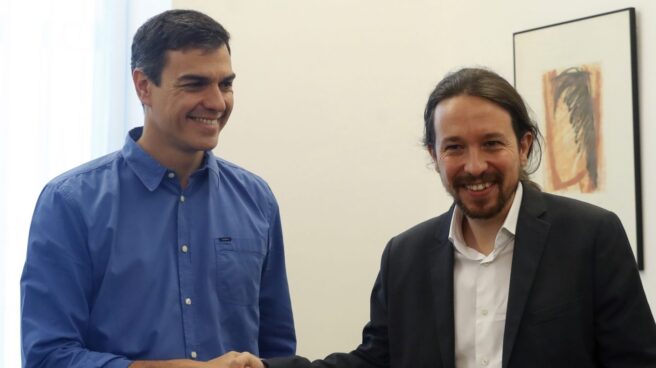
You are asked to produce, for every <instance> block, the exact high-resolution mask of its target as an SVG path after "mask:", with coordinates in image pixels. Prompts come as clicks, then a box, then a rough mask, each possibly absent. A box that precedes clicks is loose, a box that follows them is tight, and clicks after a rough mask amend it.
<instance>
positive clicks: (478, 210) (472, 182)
mask: <svg viewBox="0 0 656 368" xmlns="http://www.w3.org/2000/svg"><path fill="white" fill-rule="evenodd" d="M434 124H435V144H434V146H433V147H431V148H429V151H430V153H431V156H432V157H433V159H434V160H435V163H436V168H437V171H438V172H439V174H440V178H441V179H442V184H444V187H445V188H446V190H447V191H448V192H449V193H450V194H451V196H453V198H454V200H455V202H456V204H457V205H458V207H460V209H461V210H462V211H463V212H464V214H465V215H466V216H467V217H468V218H470V219H486V220H487V219H497V220H498V219H501V220H503V219H505V216H506V214H507V213H508V210H509V209H510V206H511V204H512V199H513V197H514V195H515V190H516V189H517V183H518V182H519V176H520V170H521V168H522V166H523V165H525V164H526V162H527V155H528V149H529V147H530V146H531V143H532V140H533V137H532V135H531V134H530V133H526V134H525V135H524V136H523V137H522V138H521V140H520V141H519V142H518V141H517V138H516V136H515V133H514V132H513V128H512V123H511V118H510V114H508V112H507V111H506V110H504V109H503V108H501V107H499V106H498V105H496V104H494V103H492V102H490V101H488V100H486V99H483V98H480V97H474V96H468V95H458V96H455V97H451V98H448V99H446V100H443V101H442V102H440V103H439V104H438V105H437V107H436V108H435V113H434Z"/></svg>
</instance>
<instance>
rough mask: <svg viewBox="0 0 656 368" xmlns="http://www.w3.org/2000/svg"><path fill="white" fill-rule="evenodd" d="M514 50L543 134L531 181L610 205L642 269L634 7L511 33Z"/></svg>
mask: <svg viewBox="0 0 656 368" xmlns="http://www.w3.org/2000/svg"><path fill="white" fill-rule="evenodd" d="M513 51H514V77H515V88H517V90H518V91H519V93H520V94H521V95H522V97H523V98H524V99H525V101H526V103H527V104H528V106H529V107H530V108H531V110H532V112H533V118H535V119H536V120H537V122H538V125H539V127H540V131H541V132H542V134H543V137H544V142H543V146H542V163H541V165H540V169H539V170H538V172H536V173H535V174H534V180H535V181H536V182H537V183H538V184H540V185H541V186H542V188H543V189H544V190H545V191H547V192H553V193H556V194H560V195H564V196H567V197H571V198H575V199H579V200H582V201H586V202H590V203H593V204H596V205H598V206H600V207H604V208H606V209H608V210H611V211H613V212H615V213H616V214H617V215H618V216H619V217H620V219H621V220H622V224H623V225H624V228H625V229H626V232H627V235H628V237H629V241H630V242H631V246H632V248H633V253H634V255H635V256H636V258H637V262H638V266H639V268H640V269H643V268H644V264H643V254H642V247H643V244H642V243H643V242H642V195H641V184H640V183H641V176H640V131H639V125H640V124H639V106H638V78H637V57H636V53H637V52H636V23H635V9H634V8H627V9H621V10H617V11H612V12H608V13H603V14H598V15H593V16H590V17H585V18H581V19H575V20H571V21H567V22H562V23H557V24H552V25H548V26H544V27H539V28H533V29H529V30H525V31H520V32H516V33H514V34H513Z"/></svg>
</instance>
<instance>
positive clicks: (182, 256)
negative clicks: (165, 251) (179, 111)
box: [167, 172, 199, 359]
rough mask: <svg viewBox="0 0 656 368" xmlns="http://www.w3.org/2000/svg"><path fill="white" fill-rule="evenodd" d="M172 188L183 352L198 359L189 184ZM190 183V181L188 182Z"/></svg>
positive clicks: (171, 174) (172, 177)
mask: <svg viewBox="0 0 656 368" xmlns="http://www.w3.org/2000/svg"><path fill="white" fill-rule="evenodd" d="M167 176H168V178H169V179H170V180H172V181H175V174H174V173H172V172H171V173H169V174H168V175H167ZM173 184H174V188H175V189H176V191H175V193H176V195H177V196H176V198H175V200H176V201H177V206H178V210H177V220H178V221H177V224H178V226H177V232H178V238H177V244H176V253H177V255H178V257H177V258H178V262H177V263H178V278H179V285H180V294H179V295H180V306H181V308H182V327H183V333H184V337H185V343H186V346H185V352H186V355H187V357H188V358H190V359H198V358H199V353H198V342H197V339H196V330H195V326H194V320H195V318H194V304H193V299H194V296H193V290H194V287H193V286H194V285H193V280H194V277H193V267H192V253H193V248H192V244H190V230H191V229H190V226H189V225H190V224H189V221H188V219H189V213H188V211H189V210H188V207H189V206H188V204H187V203H186V202H187V201H188V199H189V194H188V192H189V190H188V189H189V186H188V187H187V190H183V189H182V188H181V187H180V185H179V183H177V182H174V183H173ZM190 185H191V183H190Z"/></svg>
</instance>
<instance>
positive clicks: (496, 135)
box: [440, 132, 505, 143]
mask: <svg viewBox="0 0 656 368" xmlns="http://www.w3.org/2000/svg"><path fill="white" fill-rule="evenodd" d="M483 139H505V136H504V135H503V134H501V133H498V132H492V133H487V134H484V135H483ZM460 141H462V138H461V137H459V136H450V137H445V138H444V139H442V140H441V141H440V143H453V142H460Z"/></svg>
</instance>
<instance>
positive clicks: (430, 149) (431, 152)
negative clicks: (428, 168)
mask: <svg viewBox="0 0 656 368" xmlns="http://www.w3.org/2000/svg"><path fill="white" fill-rule="evenodd" d="M428 154H429V155H430V156H431V159H433V166H435V171H437V173H438V174H439V173H440V167H439V165H437V153H436V152H435V146H429V147H428Z"/></svg>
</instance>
